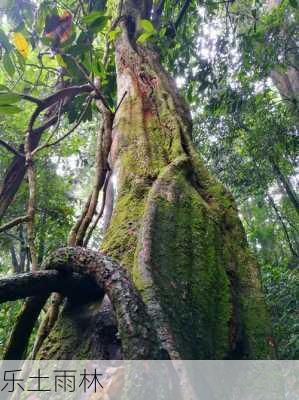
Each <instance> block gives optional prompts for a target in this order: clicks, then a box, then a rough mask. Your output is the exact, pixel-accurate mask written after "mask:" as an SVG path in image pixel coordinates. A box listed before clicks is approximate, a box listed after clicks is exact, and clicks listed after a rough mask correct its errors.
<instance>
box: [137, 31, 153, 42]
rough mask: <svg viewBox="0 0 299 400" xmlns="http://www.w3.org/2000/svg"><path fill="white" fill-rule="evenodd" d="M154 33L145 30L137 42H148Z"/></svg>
mask: <svg viewBox="0 0 299 400" xmlns="http://www.w3.org/2000/svg"><path fill="white" fill-rule="evenodd" d="M153 35H154V32H144V33H142V34H141V35H140V36H139V38H138V39H137V42H138V43H141V44H142V43H144V42H146V41H147V40H148V39H149V38H150V37H151V36H153Z"/></svg>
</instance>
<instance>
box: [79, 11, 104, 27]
mask: <svg viewBox="0 0 299 400" xmlns="http://www.w3.org/2000/svg"><path fill="white" fill-rule="evenodd" d="M103 16H104V12H103V11H94V12H92V13H91V14H89V15H86V17H84V18H82V22H83V24H86V25H90V24H92V23H93V22H94V21H96V20H97V19H98V18H100V17H103Z"/></svg>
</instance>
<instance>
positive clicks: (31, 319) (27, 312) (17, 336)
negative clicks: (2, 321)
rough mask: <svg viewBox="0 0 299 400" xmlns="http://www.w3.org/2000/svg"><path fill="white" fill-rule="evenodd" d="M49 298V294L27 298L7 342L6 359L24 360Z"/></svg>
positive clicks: (4, 356) (4, 357) (4, 355)
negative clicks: (39, 317) (34, 329)
mask: <svg viewBox="0 0 299 400" xmlns="http://www.w3.org/2000/svg"><path fill="white" fill-rule="evenodd" d="M47 299H48V295H42V296H35V297H30V298H29V299H27V300H26V302H25V303H24V305H23V307H22V309H21V311H20V313H19V315H18V317H17V321H16V323H15V326H14V328H13V330H12V332H11V335H10V337H9V340H8V342H7V344H6V347H5V350H4V354H3V359H4V360H22V359H23V358H24V356H25V353H26V350H27V346H28V342H29V338H30V335H31V332H32V330H33V328H34V325H35V324H36V321H37V319H38V316H39V314H40V312H41V310H42V309H43V307H44V305H45V303H46V301H47Z"/></svg>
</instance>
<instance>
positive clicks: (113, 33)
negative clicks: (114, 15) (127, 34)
mask: <svg viewBox="0 0 299 400" xmlns="http://www.w3.org/2000/svg"><path fill="white" fill-rule="evenodd" d="M121 32H122V29H121V27H120V26H118V27H117V28H116V29H115V30H114V31H110V32H109V33H108V37H109V40H110V41H111V42H113V41H114V40H115V39H116V38H117V36H118V35H119V34H120V33H121Z"/></svg>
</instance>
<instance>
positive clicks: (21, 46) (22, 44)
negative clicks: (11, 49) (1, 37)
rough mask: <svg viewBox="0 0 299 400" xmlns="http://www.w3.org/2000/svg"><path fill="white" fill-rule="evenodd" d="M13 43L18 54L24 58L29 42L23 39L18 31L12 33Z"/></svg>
mask: <svg viewBox="0 0 299 400" xmlns="http://www.w3.org/2000/svg"><path fill="white" fill-rule="evenodd" d="M13 43H14V45H15V47H16V49H17V50H18V52H19V53H20V54H22V56H23V57H24V58H27V57H28V55H29V43H28V42H27V40H26V39H25V37H24V36H23V35H22V33H20V32H14V33H13Z"/></svg>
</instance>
